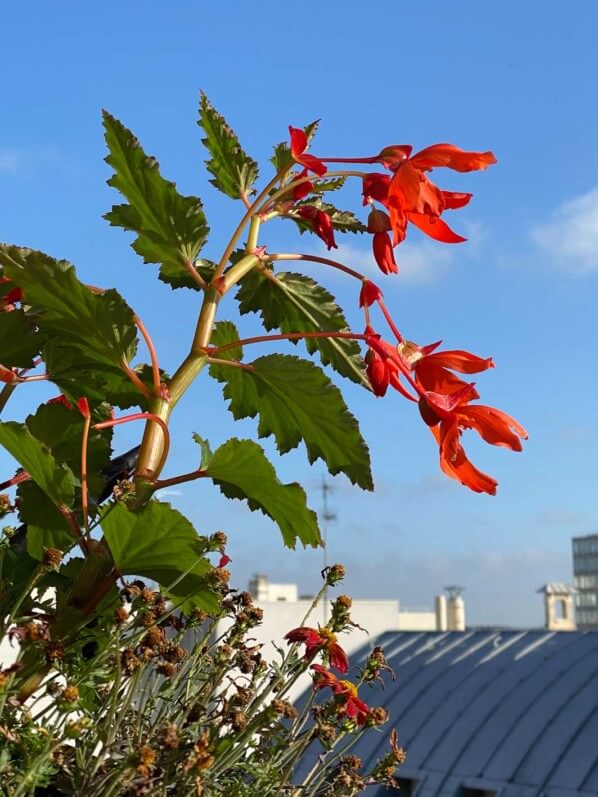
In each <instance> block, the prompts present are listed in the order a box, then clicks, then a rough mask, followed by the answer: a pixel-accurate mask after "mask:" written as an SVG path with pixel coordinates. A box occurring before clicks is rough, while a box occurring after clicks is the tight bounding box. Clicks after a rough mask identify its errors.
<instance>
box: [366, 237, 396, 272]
mask: <svg viewBox="0 0 598 797" xmlns="http://www.w3.org/2000/svg"><path fill="white" fill-rule="evenodd" d="M372 250H373V252H374V260H375V261H376V263H377V264H378V268H379V269H380V271H381V272H382V273H383V274H398V273H399V267H398V266H397V263H396V261H395V256H394V252H393V251H392V242H391V240H390V235H389V234H388V233H387V232H375V233H374V235H373V237H372Z"/></svg>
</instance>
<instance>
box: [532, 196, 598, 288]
mask: <svg viewBox="0 0 598 797" xmlns="http://www.w3.org/2000/svg"><path fill="white" fill-rule="evenodd" d="M531 238H532V240H533V241H534V243H535V244H536V245H537V246H539V247H540V248H541V249H543V250H545V251H546V252H548V253H549V255H550V257H551V260H552V261H554V264H555V266H557V267H558V268H559V269H560V270H561V271H563V272H568V273H570V274H575V275H584V274H590V273H592V272H594V271H598V188H594V189H593V190H592V191H588V193H587V194H583V195H582V196H579V197H576V198H575V199H572V200H571V201H570V202H566V203H565V204H563V205H561V207H559V208H558V209H557V210H556V211H555V213H554V214H553V216H552V218H551V220H550V221H548V222H546V223H544V224H538V225H536V226H535V227H533V228H532V231H531Z"/></svg>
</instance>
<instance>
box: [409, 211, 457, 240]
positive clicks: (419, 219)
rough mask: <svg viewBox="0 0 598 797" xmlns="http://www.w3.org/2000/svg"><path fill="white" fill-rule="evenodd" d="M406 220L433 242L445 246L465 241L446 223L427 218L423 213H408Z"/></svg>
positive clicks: (437, 219)
mask: <svg viewBox="0 0 598 797" xmlns="http://www.w3.org/2000/svg"><path fill="white" fill-rule="evenodd" d="M407 218H408V219H409V221H410V222H411V223H412V224H413V225H414V226H415V227H417V228H418V229H419V230H421V231H422V232H425V234H426V235H429V236H430V238H433V239H434V240H435V241H442V243H445V244H460V243H463V241H466V240H467V238H463V236H462V235H457V233H456V232H453V230H451V228H450V227H449V226H448V224H447V223H446V222H444V221H442V219H440V218H436V217H435V216H428V215H426V214H424V213H408V214H407Z"/></svg>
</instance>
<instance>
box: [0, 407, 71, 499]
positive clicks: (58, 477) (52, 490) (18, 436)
mask: <svg viewBox="0 0 598 797" xmlns="http://www.w3.org/2000/svg"><path fill="white" fill-rule="evenodd" d="M0 445H2V446H4V448H5V449H6V450H7V451H8V452H9V453H10V454H12V456H13V457H14V458H15V459H16V461H17V462H18V463H19V465H20V466H21V467H22V468H23V469H24V470H26V471H27V473H28V474H29V475H30V476H31V478H32V479H33V481H34V482H35V483H36V484H37V485H38V486H39V487H40V489H41V490H42V491H43V492H44V493H45V494H46V495H47V496H48V497H49V498H51V500H52V502H53V503H54V504H55V505H56V506H58V507H60V506H67V507H68V506H71V504H72V502H73V498H74V495H75V489H74V485H75V477H74V476H73V474H72V472H71V470H70V469H69V468H67V467H66V465H60V464H59V463H58V462H56V460H55V459H54V457H53V456H52V454H51V453H50V451H49V449H48V448H46V446H44V445H43V443H41V442H40V441H39V440H37V439H36V438H35V437H33V435H32V434H31V433H30V432H29V430H28V429H27V427H26V426H25V425H24V424H21V423H16V422H15V421H6V422H4V423H0Z"/></svg>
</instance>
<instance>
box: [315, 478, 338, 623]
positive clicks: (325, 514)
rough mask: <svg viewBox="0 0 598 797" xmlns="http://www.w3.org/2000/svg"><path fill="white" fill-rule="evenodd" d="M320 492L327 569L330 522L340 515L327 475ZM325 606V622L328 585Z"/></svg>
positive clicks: (326, 593)
mask: <svg viewBox="0 0 598 797" xmlns="http://www.w3.org/2000/svg"><path fill="white" fill-rule="evenodd" d="M319 490H320V492H321V493H322V510H321V512H320V519H321V521H322V537H323V540H324V548H323V553H322V567H323V569H326V568H327V567H328V529H329V525H330V523H333V522H334V521H335V520H337V518H338V515H337V514H336V512H334V511H333V510H332V509H331V507H330V503H329V500H328V498H329V496H330V495H331V494H332V493H333V492H334V490H335V488H334V487H333V486H332V484H330V482H329V481H327V479H326V476H322V483H321V485H320V487H319ZM323 598H324V600H323V602H322V603H323V607H324V623H327V622H328V587H325V589H324V595H323Z"/></svg>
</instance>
